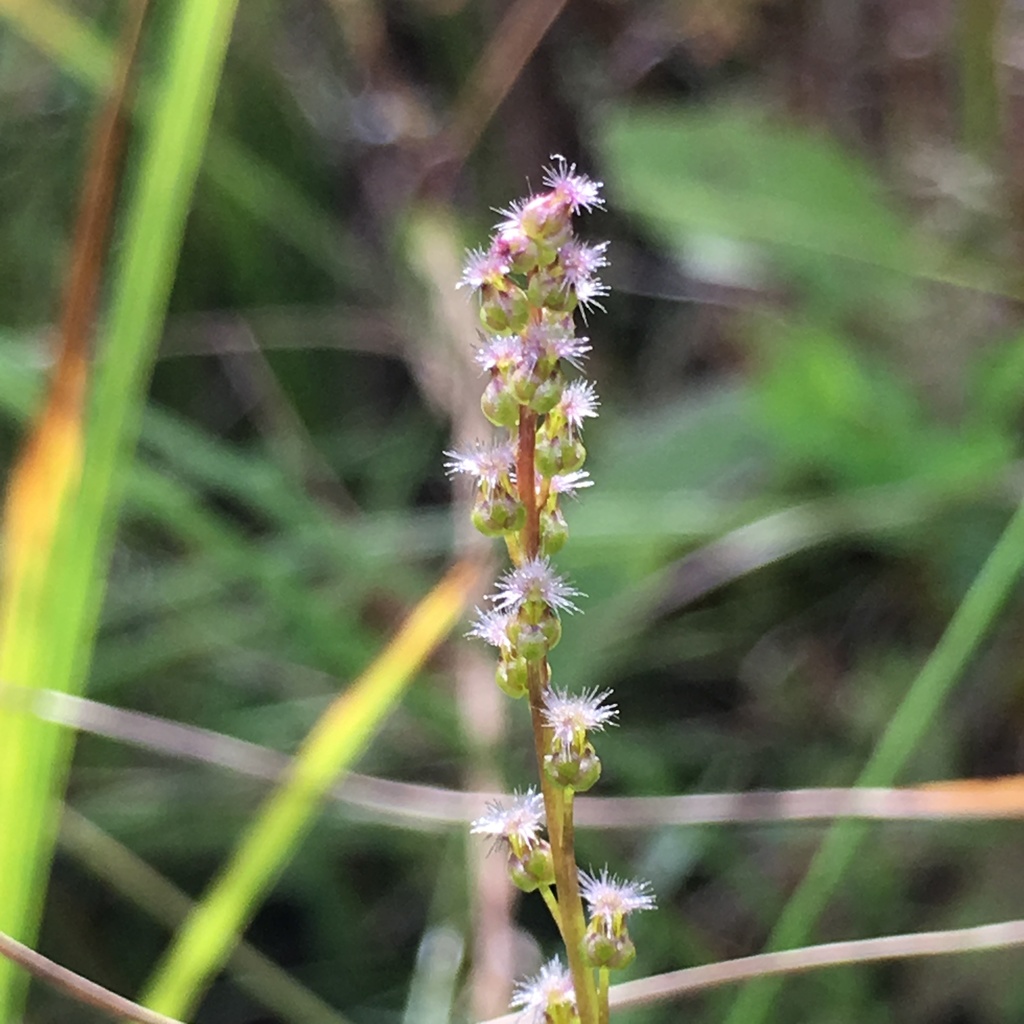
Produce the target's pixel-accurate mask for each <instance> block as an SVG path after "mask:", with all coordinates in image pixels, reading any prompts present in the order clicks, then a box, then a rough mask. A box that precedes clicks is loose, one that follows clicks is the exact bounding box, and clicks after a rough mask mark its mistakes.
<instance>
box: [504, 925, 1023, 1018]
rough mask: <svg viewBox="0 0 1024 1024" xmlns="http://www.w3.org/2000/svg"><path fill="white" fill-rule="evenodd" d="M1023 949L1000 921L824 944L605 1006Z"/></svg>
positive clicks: (749, 960)
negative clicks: (808, 974) (823, 972)
mask: <svg viewBox="0 0 1024 1024" xmlns="http://www.w3.org/2000/svg"><path fill="white" fill-rule="evenodd" d="M1012 946H1024V920H1014V921H1001V922H999V923H997V924H986V925H980V926H978V927H975V928H954V929H950V930H949V931H936V932H917V933H911V934H908V935H886V936H881V937H879V938H874V939H855V940H852V941H849V942H827V943H824V944H822V945H819V946H804V947H801V948H800V949H787V950H783V951H781V952H778V953H758V954H757V955H756V956H747V957H741V958H740V959H737V960H723V961H721V962H720V963H717V964H705V965H702V966H700V967H687V968H684V969H683V970H681V971H670V972H669V973H667V974H656V975H653V976H652V977H650V978H641V979H639V980H638V981H627V982H625V983H624V984H622V985H614V986H612V988H611V989H610V990H609V1005H610V1006H612V1007H614V1008H617V1009H621V1008H623V1007H628V1006H644V1005H648V1004H652V1003H662V1002H668V1001H669V1000H672V999H678V998H681V997H683V996H686V995H690V994H692V993H695V992H702V991H704V990H706V989H709V988H715V987H717V986H719V985H730V984H735V983H736V982H739V981H749V980H751V979H752V978H763V977H767V976H769V975H777V974H796V973H800V972H803V971H811V970H816V969H818V968H821V967H837V966H841V965H854V964H864V963H873V962H876V961H880V960H905V959H910V958H914V957H925V956H947V955H950V954H954V953H977V952H981V951H983V950H992V949H1007V948H1009V947H1012ZM515 1021H516V1015H515V1014H506V1015H505V1016H503V1017H495V1018H493V1019H492V1020H489V1021H486V1022H485V1024H515Z"/></svg>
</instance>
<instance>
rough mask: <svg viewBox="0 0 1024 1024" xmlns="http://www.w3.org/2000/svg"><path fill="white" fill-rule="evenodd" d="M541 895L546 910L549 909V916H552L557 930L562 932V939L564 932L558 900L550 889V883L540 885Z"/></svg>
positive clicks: (563, 938)
mask: <svg viewBox="0 0 1024 1024" xmlns="http://www.w3.org/2000/svg"><path fill="white" fill-rule="evenodd" d="M539 892H540V894H541V896H543V897H544V902H545V903H546V904H547V906H548V910H550V911H551V916H552V918H554V921H555V924H556V925H558V931H559V933H561V934H562V940H563V941H564V940H565V934H564V933H562V912H561V911H560V910H559V909H558V900H557V899H556V898H555V894H554V892H552V890H551V886H550V885H542V886H541V887H540V890H539Z"/></svg>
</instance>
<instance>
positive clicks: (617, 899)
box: [446, 157, 654, 1024]
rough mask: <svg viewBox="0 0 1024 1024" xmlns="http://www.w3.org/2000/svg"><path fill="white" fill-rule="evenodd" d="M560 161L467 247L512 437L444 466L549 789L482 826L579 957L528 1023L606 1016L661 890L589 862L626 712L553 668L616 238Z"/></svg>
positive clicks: (484, 360)
mask: <svg viewBox="0 0 1024 1024" xmlns="http://www.w3.org/2000/svg"><path fill="white" fill-rule="evenodd" d="M553 160H554V165H553V166H552V167H551V168H549V169H548V171H547V173H546V174H545V177H544V184H545V186H546V191H544V192H541V193H540V194H538V195H534V196H530V197H527V198H526V199H523V200H520V201H518V202H516V203H513V204H512V205H511V206H510V207H509V208H508V209H507V210H503V211H501V213H502V216H503V219H502V221H501V222H500V223H499V224H498V226H497V229H496V231H495V234H494V236H493V237H492V239H491V243H490V246H489V247H488V248H487V249H486V250H484V249H478V250H474V251H472V252H471V253H470V254H469V257H468V260H467V264H466V269H465V272H464V273H463V276H462V281H461V285H462V286H464V287H467V288H470V289H472V290H473V291H474V292H475V293H477V295H478V296H479V299H480V320H481V322H482V324H483V326H484V328H485V330H486V332H487V333H486V338H485V341H484V343H483V345H482V346H481V348H480V350H479V351H478V353H477V357H476V359H477V362H478V363H479V365H480V366H481V367H482V368H483V370H484V371H485V372H486V373H487V375H488V380H487V384H486V386H485V388H484V393H483V398H482V400H481V406H482V408H483V412H484V415H485V416H486V417H487V419H488V420H489V421H490V422H491V423H493V424H494V426H495V427H498V428H501V429H503V430H504V431H505V432H506V434H505V436H504V437H503V438H500V439H498V440H496V441H493V442H490V443H487V444H483V443H478V444H477V445H475V446H474V447H473V448H472V449H471V450H467V451H462V452H458V451H455V452H446V455H447V456H448V460H449V461H448V462H447V463H446V466H447V468H448V470H449V472H450V473H465V474H468V475H470V476H472V477H473V478H474V479H475V481H476V496H475V500H474V503H473V509H472V520H473V524H474V525H475V526H476V528H477V529H478V530H480V532H481V533H483V534H485V535H487V536H489V537H501V538H503V539H504V541H505V544H506V546H507V548H508V553H509V557H510V559H511V562H512V567H511V568H510V569H509V570H508V571H507V572H506V573H505V574H504V575H503V576H502V577H501V578H500V579H499V580H498V582H497V584H496V592H495V593H494V594H493V595H492V596H491V597H490V601H491V605H492V607H491V609H490V610H488V611H482V612H478V615H477V619H476V622H475V623H474V625H473V627H472V629H471V630H470V632H469V635H470V636H473V637H477V638H479V639H482V640H485V641H486V642H487V643H489V644H491V645H492V646H493V647H496V648H497V650H498V668H497V675H496V678H497V683H498V685H499V686H500V687H501V689H502V690H503V691H504V692H505V693H507V694H508V695H509V696H510V697H524V696H526V697H528V699H529V705H530V716H531V721H532V726H533V739H534V748H535V753H536V758H537V767H538V772H539V776H540V789H541V791H540V794H537V793H536V792H535V791H534V790H530V791H529V792H527V793H526V794H523V795H518V796H516V797H515V799H514V801H513V803H512V805H511V806H510V807H508V808H506V807H504V806H503V805H500V804H495V805H492V806H491V808H490V809H489V810H488V813H487V814H486V815H485V816H483V817H481V818H479V819H478V820H477V821H475V822H474V823H473V831H474V832H477V833H482V834H484V835H490V836H493V837H494V838H495V841H496V842H497V843H499V844H501V845H503V846H504V847H507V849H508V864H509V875H510V877H511V879H512V881H513V882H514V883H515V885H517V886H518V887H519V888H520V889H523V890H524V891H526V892H533V891H534V890H538V891H539V892H540V893H541V895H542V896H543V898H544V900H545V902H546V903H547V905H548V907H549V909H550V910H551V913H552V916H553V917H554V919H555V922H556V924H557V925H558V928H559V931H560V932H561V936H562V939H563V941H564V943H565V952H566V959H567V960H568V969H565V968H563V967H562V964H561V961H560V960H558V959H555V960H552V961H550V962H549V963H548V964H547V965H545V967H543V968H542V969H541V972H540V973H539V974H538V975H537V976H536V978H534V979H532V980H530V981H529V982H527V983H524V984H521V985H520V986H518V987H517V989H516V990H515V995H514V998H513V1002H512V1005H513V1006H514V1007H518V1008H520V1009H521V1010H522V1019H523V1021H524V1024H535V1022H536V1024H546V1022H553V1024H604V1022H606V1021H607V1020H608V972H609V971H610V970H613V969H616V968H620V967H625V966H626V965H627V964H628V963H630V962H631V961H632V959H633V957H634V955H635V951H634V948H633V943H632V940H631V939H630V937H629V933H628V931H627V929H626V923H625V922H626V917H627V916H628V915H629V914H630V913H631V912H634V911H639V910H647V909H649V908H651V907H653V906H654V898H653V896H652V895H651V894H650V891H649V889H648V886H647V884H646V883H644V882H620V881H619V880H618V879H616V878H615V877H614V876H612V875H610V874H609V873H608V871H607V869H603V870H602V871H601V872H600V873H599V874H597V875H588V874H584V873H581V872H580V871H579V868H578V867H577V864H576V853H575V844H574V838H573V837H574V826H573V797H574V794H576V793H580V792H584V791H586V790H588V789H590V787H591V786H593V785H594V783H595V782H596V781H597V779H598V777H599V776H600V774H601V762H600V759H599V758H598V756H597V753H596V751H595V750H594V746H593V744H592V743H591V741H590V736H591V734H593V733H596V732H599V731H600V730H602V729H603V728H604V727H605V726H606V725H609V724H611V723H612V722H613V721H614V719H615V716H616V714H617V708H616V706H615V705H614V704H609V703H608V702H607V698H608V697H609V696H610V693H609V692H608V691H604V692H598V691H597V690H596V689H594V690H589V691H585V692H583V693H580V694H570V693H567V692H565V691H563V690H556V689H553V688H552V686H551V669H550V667H549V665H548V653H549V652H550V651H551V649H552V648H553V647H554V646H555V645H556V644H557V643H558V641H559V639H560V637H561V632H562V624H561V619H560V613H561V612H567V613H570V614H572V613H573V612H576V611H578V610H579V609H578V608H577V606H576V604H575V600H576V599H577V598H581V597H584V596H585V595H583V594H581V593H580V592H579V591H578V590H577V589H576V588H575V587H573V586H572V585H571V584H570V583H569V582H568V581H567V580H566V579H565V578H564V577H562V576H560V575H558V573H557V572H556V571H555V569H554V568H553V566H552V564H551V558H552V556H554V555H555V554H556V553H557V552H558V551H559V550H560V549H561V548H562V546H563V545H564V544H565V542H566V540H567V539H568V527H567V525H566V521H565V517H564V515H563V514H562V510H561V508H560V506H559V500H560V498H561V496H562V495H564V494H572V493H574V492H576V491H577V490H580V489H581V488H585V487H589V486H590V485H591V483H592V481H591V480H590V477H589V474H588V473H587V471H586V470H584V469H583V468H582V467H583V463H584V460H585V459H586V449H585V448H584V446H583V439H582V431H583V426H584V422H585V421H586V420H587V419H590V418H592V417H594V416H596V415H597V407H598V404H599V403H598V399H597V393H596V391H595V390H594V386H593V385H592V384H591V383H590V382H589V381H586V380H583V379H577V380H574V381H572V382H568V381H567V380H566V378H565V369H566V366H570V367H573V368H575V369H576V370H580V369H581V364H582V361H583V359H584V358H585V356H586V354H587V353H588V352H589V351H590V343H589V340H588V339H587V338H583V337H577V335H576V324H575V319H574V314H575V311H576V310H577V308H580V309H583V310H586V309H587V308H588V307H590V306H595V307H597V308H600V301H599V300H600V299H601V298H602V297H603V296H604V295H606V294H607V289H606V288H605V286H604V285H603V284H602V283H601V282H600V280H599V279H598V277H597V272H598V271H599V270H600V269H601V268H602V267H604V266H606V265H607V260H606V259H605V249H606V247H607V243H603V242H602V243H599V244H597V245H591V244H588V243H586V242H583V241H581V240H580V239H578V238H577V237H576V236H575V235H574V234H573V226H572V218H573V216H574V215H575V214H578V213H580V212H581V211H584V210H586V211H590V210H593V209H599V208H601V207H602V206H603V202H602V200H601V183H600V182H595V181H592V180H591V179H590V178H588V177H586V176H585V175H582V174H578V173H577V172H576V168H575V165H571V164H568V163H567V162H566V161H565V160H564V159H563V158H562V157H554V158H553ZM545 823H546V826H547V831H548V836H549V839H547V840H545V839H544V838H542V836H541V832H542V829H543V827H544V825H545ZM584 901H585V902H586V903H587V906H588V907H589V909H590V918H589V921H588V920H587V918H586V916H585V915H584V911H583V903H584ZM595 972H596V977H595Z"/></svg>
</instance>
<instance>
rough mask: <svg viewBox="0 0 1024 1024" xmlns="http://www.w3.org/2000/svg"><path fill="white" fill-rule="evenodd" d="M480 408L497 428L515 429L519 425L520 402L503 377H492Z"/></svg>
mask: <svg viewBox="0 0 1024 1024" xmlns="http://www.w3.org/2000/svg"><path fill="white" fill-rule="evenodd" d="M480 408H481V410H482V411H483V414H484V415H485V416H486V417H487V418H488V419H489V420H490V421H491V423H493V424H494V425H495V426H496V427H514V426H516V425H517V424H518V423H519V402H517V401H516V397H515V395H513V394H512V392H511V391H509V389H508V385H507V384H506V383H505V381H504V380H502V378H501V377H492V378H491V379H490V380H489V381H488V382H487V387H485V388H484V393H483V396H482V397H481V399H480Z"/></svg>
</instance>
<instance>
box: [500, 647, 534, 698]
mask: <svg viewBox="0 0 1024 1024" xmlns="http://www.w3.org/2000/svg"><path fill="white" fill-rule="evenodd" d="M494 680H495V682H496V683H497V684H498V687H499V689H501V690H502V692H503V693H506V694H508V696H509V697H511V698H512V699H513V700H518V699H519V698H520V697H525V696H526V694H527V693H528V692H529V682H528V680H529V670H528V668H527V665H526V659H525V658H523V657H521V656H514V657H512V658H510V659H509V660H508V661H505V660H504V659H502V660H501V661H499V662H498V668H497V670H496V671H495V674H494Z"/></svg>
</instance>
